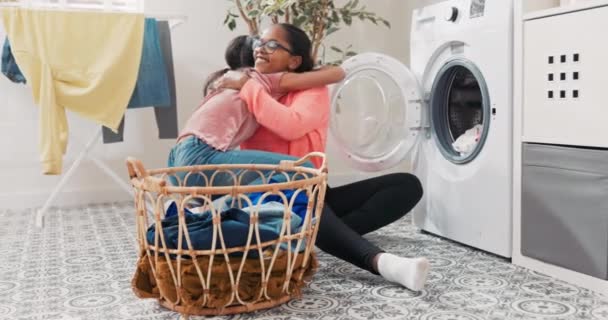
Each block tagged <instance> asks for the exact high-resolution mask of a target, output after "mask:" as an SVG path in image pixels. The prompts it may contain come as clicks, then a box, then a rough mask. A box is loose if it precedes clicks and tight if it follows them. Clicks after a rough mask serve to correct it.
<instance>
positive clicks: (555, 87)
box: [523, 7, 608, 147]
mask: <svg viewBox="0 0 608 320" xmlns="http://www.w3.org/2000/svg"><path fill="white" fill-rule="evenodd" d="M606 30H608V7H600V8H594V9H590V10H584V11H578V12H573V13H567V14H562V15H557V16H552V17H547V18H541V19H537V20H530V21H526V22H525V25H524V90H523V92H524V110H523V136H524V137H523V138H524V141H525V142H540V143H550V144H566V145H580V146H593V147H608V125H607V124H608V99H607V97H608V38H607V36H606V32H607V31H606Z"/></svg>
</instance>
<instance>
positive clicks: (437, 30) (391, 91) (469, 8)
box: [330, 0, 513, 257]
mask: <svg viewBox="0 0 608 320" xmlns="http://www.w3.org/2000/svg"><path fill="white" fill-rule="evenodd" d="M512 7H513V2H512V1H510V0H509V1H507V0H492V1H485V0H448V1H444V2H441V3H438V4H435V5H432V6H428V7H424V8H422V9H418V10H415V11H414V13H413V17H412V29H411V46H410V47H411V65H410V67H409V68H408V67H406V66H405V65H404V64H402V63H401V62H400V61H398V60H396V59H394V58H392V57H390V56H387V55H383V54H378V53H362V54H359V55H357V56H355V57H352V58H350V59H349V60H347V61H345V62H344V63H343V67H344V69H345V70H346V78H345V79H344V81H342V82H341V83H340V84H338V85H337V86H336V87H334V89H333V91H332V106H331V112H332V114H331V121H330V132H331V136H332V137H333V138H334V140H335V142H337V144H336V145H337V146H338V149H339V153H340V154H341V155H342V157H343V159H344V160H345V162H346V163H347V164H349V165H350V166H351V167H352V168H355V169H358V170H362V171H367V172H378V171H382V170H385V169H389V168H392V167H394V166H396V165H398V164H400V163H402V162H404V161H410V164H411V167H412V173H414V174H415V175H416V176H418V178H420V180H421V182H422V185H423V188H424V197H423V199H422V200H421V201H420V203H419V204H418V205H417V207H416V208H415V209H414V211H413V221H414V224H415V225H416V226H417V227H418V228H420V229H422V230H425V231H428V232H430V233H432V234H436V235H438V236H441V237H445V238H448V239H451V240H454V241H457V242H460V243H462V244H465V245H469V246H472V247H475V248H478V249H481V250H484V251H487V252H490V253H494V254H497V255H500V256H503V257H510V256H511V238H512V235H511V229H512V219H511V217H512V69H513V68H512V55H513V48H512V42H513V40H512V38H513V18H512V12H513V8H512ZM395 41H398V39H395ZM473 128H476V130H477V134H476V135H470V134H467V131H468V130H470V129H473ZM470 132H473V131H470ZM470 132H469V133H470ZM462 135H466V138H467V139H469V141H470V142H469V143H468V144H467V146H468V147H469V150H465V151H463V150H462V149H457V148H456V147H455V146H454V142H455V141H457V140H458V138H459V137H461V136H462ZM463 139H465V138H463ZM471 139H472V140H471ZM465 140H466V139H465ZM457 150H459V151H457ZM394 201H399V199H394Z"/></svg>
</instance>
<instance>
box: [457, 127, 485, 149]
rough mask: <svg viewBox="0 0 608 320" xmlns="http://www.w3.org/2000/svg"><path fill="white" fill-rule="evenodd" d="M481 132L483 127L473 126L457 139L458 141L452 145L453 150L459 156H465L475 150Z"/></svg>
mask: <svg viewBox="0 0 608 320" xmlns="http://www.w3.org/2000/svg"><path fill="white" fill-rule="evenodd" d="M482 132H483V126H482V125H480V124H478V125H475V126H474V127H473V128H471V129H469V130H467V131H465V133H463V134H462V135H461V136H460V137H458V139H456V141H454V143H452V147H454V150H456V151H458V152H460V155H461V156H465V155H467V154H469V153H471V152H473V150H475V147H477V144H478V143H479V139H480V137H481V133H482Z"/></svg>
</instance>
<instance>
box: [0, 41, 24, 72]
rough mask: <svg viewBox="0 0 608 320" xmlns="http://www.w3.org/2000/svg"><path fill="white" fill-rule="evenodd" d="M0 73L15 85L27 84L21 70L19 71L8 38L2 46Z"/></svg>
mask: <svg viewBox="0 0 608 320" xmlns="http://www.w3.org/2000/svg"><path fill="white" fill-rule="evenodd" d="M0 71H1V72H2V74H4V75H5V76H6V77H7V78H8V79H9V80H11V81H12V82H14V83H26V80H25V77H24V76H23V73H21V69H19V66H18V65H17V61H15V57H14V56H13V51H12V50H11V44H10V41H9V40H8V37H7V38H6V39H5V40H4V45H3V46H2V66H0Z"/></svg>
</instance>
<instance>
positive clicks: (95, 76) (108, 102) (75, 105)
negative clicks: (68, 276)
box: [2, 8, 144, 174]
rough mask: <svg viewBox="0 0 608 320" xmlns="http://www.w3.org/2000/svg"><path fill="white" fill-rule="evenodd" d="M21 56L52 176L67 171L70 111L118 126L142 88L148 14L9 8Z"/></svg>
mask: <svg viewBox="0 0 608 320" xmlns="http://www.w3.org/2000/svg"><path fill="white" fill-rule="evenodd" d="M2 15H3V19H2V20H3V22H4V28H5V30H6V32H7V34H8V38H9V39H10V41H11V47H12V51H13V55H14V57H15V60H16V61H17V64H18V65H19V67H20V69H21V71H22V72H23V74H24V75H25V78H26V79H27V81H28V83H29V84H30V86H31V88H32V93H33V96H34V102H35V103H36V104H38V105H39V106H40V116H39V119H40V130H39V135H40V136H39V151H40V154H41V161H42V165H43V172H44V173H45V174H60V173H61V171H62V163H63V154H65V151H66V148H67V142H68V123H67V118H66V111H65V109H66V108H67V109H69V110H70V111H73V112H74V113H76V114H78V115H80V116H82V117H84V118H87V119H89V120H93V121H95V122H97V123H99V124H102V125H104V126H107V127H109V128H112V129H113V130H116V129H117V128H118V125H119V124H120V120H121V118H122V116H123V114H124V111H125V109H126V107H127V104H128V103H129V99H130V98H131V95H132V93H133V89H134V88H135V83H136V80H137V74H138V69H139V65H140V61H141V51H142V42H143V31H144V16H143V14H131V13H106V12H85V11H69V12H68V11H57V10H29V9H23V8H4V9H2Z"/></svg>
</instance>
